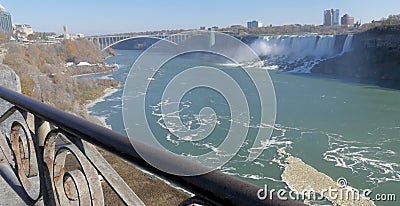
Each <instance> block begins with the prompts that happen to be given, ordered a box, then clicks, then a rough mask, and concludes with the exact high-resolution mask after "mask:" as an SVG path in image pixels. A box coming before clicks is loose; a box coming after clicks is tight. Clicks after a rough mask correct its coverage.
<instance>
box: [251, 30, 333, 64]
mask: <svg viewBox="0 0 400 206" xmlns="http://www.w3.org/2000/svg"><path fill="white" fill-rule="evenodd" d="M335 39H336V38H335V36H333V35H323V36H322V35H321V36H318V35H302V36H269V37H263V38H260V39H259V40H257V41H256V42H254V43H253V44H252V45H251V47H252V48H253V49H254V51H255V52H256V53H257V54H259V55H260V56H268V55H285V56H287V57H291V58H304V57H306V56H313V57H318V58H321V57H328V56H332V55H334V54H333V53H334V47H335Z"/></svg>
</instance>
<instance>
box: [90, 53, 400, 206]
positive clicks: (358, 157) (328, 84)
mask: <svg viewBox="0 0 400 206" xmlns="http://www.w3.org/2000/svg"><path fill="white" fill-rule="evenodd" d="M117 52H118V54H119V55H118V56H115V57H111V58H108V59H107V60H106V61H107V63H110V64H114V63H117V64H119V66H120V69H119V70H118V71H115V72H112V73H109V74H96V75H90V76H89V77H91V78H113V79H115V80H117V81H121V82H124V81H125V78H126V75H127V74H128V72H129V69H130V67H131V65H132V63H133V62H134V60H135V59H136V58H137V56H138V55H139V54H140V52H139V51H124V50H118V51H117ZM196 63H198V62H195V60H191V59H189V58H177V59H176V60H175V61H174V62H171V63H170V64H169V65H166V66H165V67H166V69H164V70H161V72H160V73H159V74H157V75H158V76H156V77H155V80H154V81H152V82H151V85H150V90H149V92H148V94H149V95H148V97H146V98H147V102H146V104H147V105H148V106H147V107H146V114H147V117H148V119H149V125H150V127H151V128H152V130H153V131H154V133H155V134H156V135H157V137H159V141H160V142H161V143H162V144H163V145H164V146H166V147H170V148H171V149H174V150H175V152H178V153H179V152H181V153H188V152H187V151H191V154H197V153H202V152H205V151H208V150H210V149H213V148H214V147H217V146H218V144H219V143H220V141H221V139H218V138H220V137H223V136H224V135H226V132H227V131H228V130H229V121H230V116H229V107H228V106H227V103H226V101H224V99H223V98H222V97H221V96H220V95H219V94H218V93H215V92H214V93H213V92H212V91H208V90H206V89H198V90H194V91H192V92H190V93H189V94H187V95H185V96H184V98H183V101H182V102H181V105H180V108H182V109H183V110H182V112H180V114H179V115H180V117H181V119H182V121H183V122H184V123H185V122H186V123H187V126H189V127H191V128H192V129H193V128H194V129H195V128H197V127H198V124H199V121H196V118H195V117H196V114H198V113H199V110H200V109H201V108H202V107H204V106H210V107H212V108H214V110H215V111H216V112H217V115H218V120H219V121H220V122H219V124H218V126H217V128H216V130H215V131H214V132H213V133H212V134H211V135H212V137H214V138H210V139H209V138H207V140H208V141H206V140H204V141H203V142H199V144H197V145H186V144H185V142H184V141H183V140H180V139H178V138H174V136H171V135H170V134H169V132H168V131H167V130H165V129H164V128H163V125H162V121H161V120H160V114H159V107H160V101H159V95H160V93H161V92H162V91H160V89H159V88H163V87H164V88H165V85H166V84H167V82H168V81H169V80H170V79H171V77H173V76H174V74H176V73H177V72H179V71H182V68H184V66H190V65H192V64H193V65H194V64H196ZM209 65H212V66H218V67H220V68H221V69H222V70H224V71H226V72H227V73H228V74H230V75H231V76H233V77H235V78H237V81H238V82H239V85H240V86H241V88H242V89H243V91H244V92H245V93H246V96H247V97H248V98H249V99H250V101H249V105H250V108H251V110H250V112H251V117H252V122H251V124H250V125H248V126H245V127H250V129H249V134H248V138H247V140H246V142H245V143H244V144H243V145H242V148H241V149H240V151H239V153H238V154H237V155H236V156H235V157H234V158H233V159H232V160H231V161H230V162H229V163H228V164H226V165H225V166H224V167H223V168H221V170H222V171H223V172H225V173H227V174H230V175H233V176H237V177H239V178H242V179H244V180H245V181H248V182H251V183H253V184H257V185H259V186H264V184H268V188H275V189H279V188H286V187H287V186H286V184H285V183H284V182H282V181H281V178H280V175H281V173H282V168H281V166H279V165H278V164H276V163H273V162H271V160H272V159H273V158H274V157H277V149H279V148H282V147H285V148H286V151H287V152H289V153H291V154H292V155H294V156H297V157H299V158H301V159H302V160H303V161H304V162H305V163H307V164H309V165H311V166H313V167H314V168H316V169H317V170H319V171H321V172H323V173H325V174H327V175H328V176H330V177H332V178H333V179H334V180H336V179H337V178H339V177H345V178H346V179H347V181H348V182H349V185H350V186H352V187H355V188H357V189H371V190H373V192H374V194H375V193H397V198H400V194H399V193H398V192H399V191H400V184H399V183H400V155H399V154H400V149H399V148H400V106H399V105H400V90H395V89H389V88H383V87H379V86H375V85H374V84H367V83H358V82H357V81H355V80H352V79H343V78H336V77H332V76H323V75H316V74H292V73H286V72H281V71H276V70H269V73H270V76H271V79H272V81H273V84H274V87H275V90H276V99H277V119H276V124H275V125H274V132H273V136H272V140H273V144H272V145H270V146H268V147H266V148H265V150H264V152H263V153H262V155H261V156H260V157H259V158H258V159H257V160H255V161H254V162H249V161H247V160H246V158H247V156H248V154H249V151H248V149H249V148H250V146H251V141H252V140H254V134H255V132H257V129H258V127H260V126H259V125H257V124H256V122H257V120H258V119H259V114H258V113H257V110H259V109H260V108H259V106H257V105H259V102H257V99H256V98H254V94H253V93H254V91H253V89H254V88H253V87H254V86H253V85H252V84H251V83H248V82H249V80H248V79H246V78H241V77H243V73H241V72H240V71H239V69H238V68H234V67H229V66H221V65H216V64H214V63H209ZM259 72H265V70H262V69H259ZM193 78H195V77H193ZM121 97H122V90H119V91H117V92H115V93H113V94H111V95H109V96H107V97H105V98H104V101H100V102H98V103H97V104H95V105H94V106H91V107H90V108H89V111H90V112H91V114H92V115H94V116H97V117H100V118H102V119H103V120H105V122H106V124H107V125H109V126H110V127H111V128H112V129H113V130H115V131H118V132H121V133H123V134H125V131H124V124H123V121H122V115H121V108H122V107H121ZM204 97H206V98H204ZM252 138H253V139H252ZM177 145H180V146H179V147H177ZM396 203H397V204H396ZM398 203H399V202H376V204H377V205H398Z"/></svg>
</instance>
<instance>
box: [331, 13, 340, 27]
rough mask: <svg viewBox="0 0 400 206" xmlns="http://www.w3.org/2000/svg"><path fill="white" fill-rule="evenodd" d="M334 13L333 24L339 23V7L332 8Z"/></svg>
mask: <svg viewBox="0 0 400 206" xmlns="http://www.w3.org/2000/svg"><path fill="white" fill-rule="evenodd" d="M332 13H333V16H332V24H333V25H339V19H340V11H339V9H335V10H333V9H332Z"/></svg>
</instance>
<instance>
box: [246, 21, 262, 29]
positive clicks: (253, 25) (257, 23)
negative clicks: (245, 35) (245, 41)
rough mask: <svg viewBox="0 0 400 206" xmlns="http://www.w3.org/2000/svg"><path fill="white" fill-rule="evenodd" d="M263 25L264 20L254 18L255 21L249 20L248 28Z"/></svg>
mask: <svg viewBox="0 0 400 206" xmlns="http://www.w3.org/2000/svg"><path fill="white" fill-rule="evenodd" d="M259 27H262V22H261V21H257V20H253V21H249V22H247V28H249V29H250V28H259Z"/></svg>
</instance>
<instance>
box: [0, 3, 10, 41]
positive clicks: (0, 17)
mask: <svg viewBox="0 0 400 206" xmlns="http://www.w3.org/2000/svg"><path fill="white" fill-rule="evenodd" d="M12 31H13V27H12V23H11V14H10V13H8V12H7V11H6V9H5V8H4V7H3V6H2V5H0V32H2V33H6V34H8V35H10V36H11V34H12Z"/></svg>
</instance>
